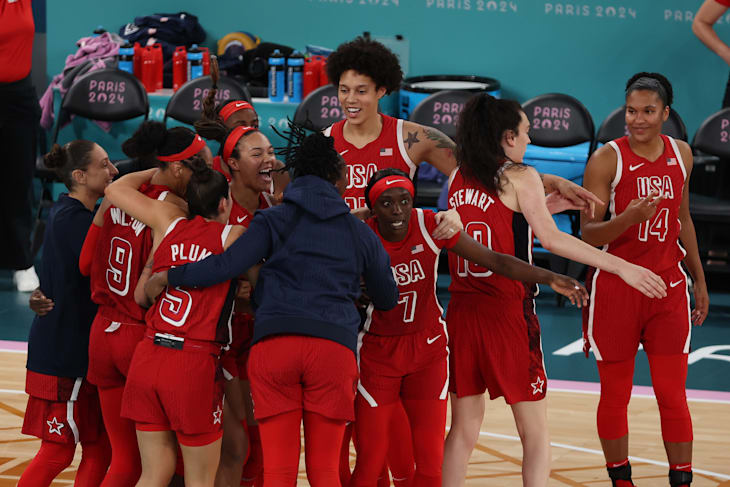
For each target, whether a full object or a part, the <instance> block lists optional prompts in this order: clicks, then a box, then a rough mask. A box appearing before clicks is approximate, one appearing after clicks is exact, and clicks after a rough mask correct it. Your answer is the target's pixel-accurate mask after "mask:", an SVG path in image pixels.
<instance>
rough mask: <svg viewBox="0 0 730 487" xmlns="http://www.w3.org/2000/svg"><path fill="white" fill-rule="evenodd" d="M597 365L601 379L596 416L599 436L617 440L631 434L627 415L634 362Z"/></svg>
mask: <svg viewBox="0 0 730 487" xmlns="http://www.w3.org/2000/svg"><path fill="white" fill-rule="evenodd" d="M597 364H598V373H599V375H600V377H601V399H600V401H599V403H598V412H597V415H596V422H597V425H598V436H599V437H600V438H603V439H606V440H615V439H618V438H621V437H622V436H625V435H626V434H627V433H628V432H629V423H628V419H627V416H626V414H627V408H628V405H629V399H630V398H631V387H632V379H633V376H634V360H633V359H630V360H622V361H619V362H603V361H599V362H597Z"/></svg>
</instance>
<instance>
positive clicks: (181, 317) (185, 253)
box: [145, 216, 236, 344]
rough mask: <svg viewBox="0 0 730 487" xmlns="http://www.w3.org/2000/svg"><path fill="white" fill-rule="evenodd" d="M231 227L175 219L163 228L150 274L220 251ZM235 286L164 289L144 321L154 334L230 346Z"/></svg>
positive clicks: (200, 221)
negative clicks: (165, 228) (164, 233)
mask: <svg viewBox="0 0 730 487" xmlns="http://www.w3.org/2000/svg"><path fill="white" fill-rule="evenodd" d="M230 231H231V225H223V224H221V223H218V222H210V221H206V220H205V219H204V218H202V217H200V216H196V217H195V218H193V219H192V220H188V219H186V218H179V219H177V220H175V221H174V222H173V223H172V224H171V225H170V228H168V229H167V233H166V235H165V238H164V239H163V240H162V242H160V246H159V247H158V248H157V250H156V251H155V254H154V268H153V269H152V271H153V272H159V271H163V270H165V269H169V268H171V267H177V266H180V265H184V264H188V263H191V262H198V261H200V260H203V259H204V258H206V257H208V256H209V255H211V254H220V253H221V252H223V244H224V242H225V241H226V238H228V233H229V232H230ZM235 293H236V286H235V285H233V283H232V282H222V283H220V284H216V285H215V286H211V287H206V288H192V289H191V288H182V287H174V288H171V287H169V286H168V287H166V288H165V290H164V291H163V292H162V293H161V294H160V295H159V296H158V297H157V301H156V302H155V304H154V306H152V307H151V308H150V309H149V310H147V315H146V316H145V320H146V322H147V326H148V327H149V328H150V329H151V330H153V331H154V332H161V333H170V334H173V335H176V336H179V337H185V338H191V339H194V340H205V341H215V342H220V343H224V344H227V343H230V339H231V328H230V326H231V325H230V321H231V311H232V309H233V298H234V296H235Z"/></svg>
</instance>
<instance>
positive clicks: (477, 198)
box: [449, 169, 532, 301]
mask: <svg viewBox="0 0 730 487" xmlns="http://www.w3.org/2000/svg"><path fill="white" fill-rule="evenodd" d="M449 208H455V209H456V211H457V212H458V213H459V216H460V217H461V221H462V222H463V223H464V231H465V232H466V233H467V234H469V236H470V237H471V238H473V239H474V240H476V241H477V242H480V243H482V244H483V245H485V246H487V247H489V248H490V249H492V250H494V251H495V252H501V253H503V254H509V255H514V256H516V257H519V258H521V259H522V260H525V261H527V262H530V263H531V262H532V229H531V228H530V226H529V225H528V224H527V221H526V220H525V218H524V217H523V216H522V214H521V213H517V212H514V211H512V210H510V209H509V208H507V207H506V206H505V205H504V203H502V202H501V201H500V199H499V196H497V195H496V194H493V193H492V192H490V191H488V190H487V189H486V188H484V186H482V185H481V183H479V182H478V181H476V180H472V179H466V178H465V177H464V176H463V174H462V172H461V169H457V170H456V171H454V173H453V174H452V176H451V179H450V181H449ZM449 270H450V273H451V286H449V291H450V292H451V293H452V294H453V293H485V294H489V295H491V296H500V297H504V298H506V299H517V300H520V301H522V300H523V299H524V298H525V286H523V284H522V283H521V282H519V281H513V280H512V279H509V278H507V277H504V276H500V275H499V274H494V273H493V272H492V271H490V270H489V269H486V268H484V267H481V266H479V265H477V264H474V263H473V262H469V261H468V260H465V259H464V258H462V257H459V256H457V255H455V254H451V253H449Z"/></svg>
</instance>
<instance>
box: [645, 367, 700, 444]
mask: <svg viewBox="0 0 730 487" xmlns="http://www.w3.org/2000/svg"><path fill="white" fill-rule="evenodd" d="M649 365H650V366H651V378H652V384H653V386H654V394H655V395H656V398H657V404H658V406H659V416H660V418H661V425H662V438H663V439H664V441H667V442H672V443H682V442H687V441H692V419H691V417H690V414H689V408H688V407H687V395H686V392H685V380H686V377H687V355H686V354H679V355H649Z"/></svg>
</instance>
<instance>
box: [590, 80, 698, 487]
mask: <svg viewBox="0 0 730 487" xmlns="http://www.w3.org/2000/svg"><path fill="white" fill-rule="evenodd" d="M671 104H672V85H671V84H670V83H669V81H668V80H667V79H666V78H665V77H664V76H662V75H660V74H658V73H638V74H636V75H634V76H632V77H631V79H629V81H628V82H627V83H626V128H627V129H628V133H629V135H628V136H625V137H621V138H620V139H616V140H613V141H611V142H609V143H608V144H607V145H605V146H603V147H601V148H600V149H599V150H597V151H596V152H595V154H593V156H591V159H590V160H589V161H588V165H587V167H586V172H585V178H584V185H585V187H586V188H587V189H589V190H590V191H594V192H595V193H596V194H597V195H598V196H599V197H600V198H602V199H603V200H604V201H606V202H607V203H606V204H603V205H598V206H597V207H596V213H595V215H594V216H593V217H588V216H585V215H584V217H583V219H582V222H581V228H582V233H583V240H585V241H586V242H588V243H590V244H591V245H595V246H603V250H604V251H605V252H606V254H607V255H615V256H617V257H621V258H623V259H626V260H628V261H629V262H634V263H637V264H639V263H640V264H642V265H646V266H647V267H648V268H649V269H651V270H652V271H654V272H656V273H657V274H659V275H660V276H661V278H662V279H663V280H664V281H665V282H666V283H667V284H668V285H669V288H668V290H667V293H668V295H667V298H666V299H662V300H660V301H655V300H651V299H646V298H645V297H644V296H642V295H641V294H640V293H637V292H635V291H634V290H633V289H631V288H630V287H629V286H627V285H626V284H625V283H623V282H621V280H619V279H616V277H615V276H613V275H611V274H607V273H605V272H602V271H601V270H596V271H595V273H594V274H593V275H592V278H591V279H590V287H591V305H590V308H588V309H587V310H586V311H584V330H585V338H586V342H585V343H587V344H588V346H589V347H590V348H591V349H592V350H593V354H594V355H595V356H596V360H597V364H598V372H599V374H600V377H601V400H600V402H599V404H598V414H597V417H598V418H597V420H598V436H599V437H600V439H601V445H602V446H603V453H604V455H605V456H606V462H607V463H606V465H607V468H608V474H609V477H610V478H611V480H612V482H613V485H615V486H619V487H624V486H630V485H633V484H632V483H631V466H630V464H629V463H628V452H629V435H628V424H627V420H626V408H627V406H628V403H629V398H630V397H631V384H632V378H633V375H634V357H635V356H636V351H637V349H638V347H639V344H640V343H641V344H643V346H644V350H645V351H646V355H647V357H648V359H649V366H650V368H651V377H652V384H653V386H654V393H655V394H656V397H657V402H658V404H659V415H660V417H661V428H662V438H663V439H664V446H665V449H666V451H667V458H668V460H669V465H670V467H669V468H670V470H669V480H670V484H671V485H672V486H680V485H689V483H690V482H691V481H692V467H691V465H692V420H691V418H690V415H689V409H688V408H687V399H686V395H685V382H686V378H687V354H688V353H689V347H690V334H691V333H690V332H691V323H692V322H694V324H695V325H701V324H702V322H703V321H704V319H705V317H706V316H707V310H708V307H709V298H708V295H707V285H706V284H705V275H704V273H703V271H702V264H701V262H700V257H699V253H698V251H697V237H696V236H695V229H694V225H693V223H692V218H690V213H689V176H690V173H691V172H692V151H691V150H690V147H689V145H687V143H686V142H684V141H681V140H675V139H673V138H671V137H668V136H666V135H662V134H661V131H662V124H663V123H664V122H665V121H666V120H667V117H669V111H670V110H671V108H670V105H671ZM609 209H610V217H609V218H608V219H607V220H606V219H605V218H604V217H605V215H606V211H607V210H609ZM680 242H681V244H680ZM685 249H686V250H685ZM682 261H684V263H685V265H686V266H687V269H688V270H689V272H690V274H691V276H692V278H693V280H694V295H695V309H694V311H692V312H691V314H690V303H689V292H688V289H687V285H688V279H687V276H686V275H685V272H684V270H683V269H682V266H681V262H682ZM616 302H621V303H622V306H621V308H620V313H619V310H618V309H617V308H616V306H615V303H616Z"/></svg>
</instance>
